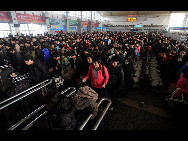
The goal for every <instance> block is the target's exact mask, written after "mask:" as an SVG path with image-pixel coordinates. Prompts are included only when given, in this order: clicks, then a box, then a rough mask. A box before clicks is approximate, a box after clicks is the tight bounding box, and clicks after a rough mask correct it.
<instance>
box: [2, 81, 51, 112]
mask: <svg viewBox="0 0 188 141" xmlns="http://www.w3.org/2000/svg"><path fill="white" fill-rule="evenodd" d="M49 81H50V83H51V82H52V80H51V79H47V80H45V81H43V82H41V83H38V84H36V85H34V86H32V87H30V88H28V89H26V90H24V91H22V92H20V93H18V94H16V95H14V96H11V97H9V98H7V99H5V100H3V101H0V105H1V104H3V103H5V102H7V101H10V100H12V99H13V98H16V97H18V96H20V95H22V94H24V93H26V92H28V91H30V90H32V89H34V88H36V87H38V86H40V85H43V84H44V83H46V82H49ZM0 110H1V108H0Z"/></svg>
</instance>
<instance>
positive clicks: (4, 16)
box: [0, 11, 10, 22]
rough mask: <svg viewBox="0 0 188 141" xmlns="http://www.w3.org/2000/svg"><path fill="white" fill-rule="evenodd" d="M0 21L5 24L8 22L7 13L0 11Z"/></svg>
mask: <svg viewBox="0 0 188 141" xmlns="http://www.w3.org/2000/svg"><path fill="white" fill-rule="evenodd" d="M0 21H5V22H9V21H10V18H9V16H8V14H7V12H4V11H0Z"/></svg>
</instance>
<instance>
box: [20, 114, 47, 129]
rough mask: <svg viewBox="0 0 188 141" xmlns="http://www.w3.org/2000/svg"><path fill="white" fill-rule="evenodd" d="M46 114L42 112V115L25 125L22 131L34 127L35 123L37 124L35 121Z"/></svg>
mask: <svg viewBox="0 0 188 141" xmlns="http://www.w3.org/2000/svg"><path fill="white" fill-rule="evenodd" d="M47 113H48V111H44V112H43V113H42V114H40V115H39V116H38V117H36V118H35V119H34V120H32V121H31V122H30V123H29V124H27V125H26V126H25V127H24V128H23V129H22V130H27V129H29V128H30V127H31V126H33V125H34V123H35V122H37V120H39V119H40V118H41V117H43V116H44V115H46V114H47Z"/></svg>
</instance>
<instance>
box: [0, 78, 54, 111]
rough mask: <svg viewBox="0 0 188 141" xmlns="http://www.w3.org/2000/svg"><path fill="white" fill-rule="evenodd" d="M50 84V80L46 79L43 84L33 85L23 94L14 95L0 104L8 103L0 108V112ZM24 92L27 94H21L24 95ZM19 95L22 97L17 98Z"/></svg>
mask: <svg viewBox="0 0 188 141" xmlns="http://www.w3.org/2000/svg"><path fill="white" fill-rule="evenodd" d="M45 82H48V83H46V84H44V83H45ZM51 83H52V79H48V80H46V81H43V82H41V83H39V84H37V85H35V86H33V87H31V88H29V89H27V90H25V91H23V92H21V93H19V94H17V95H15V96H12V97H10V98H8V99H6V100H4V101H2V102H1V104H3V103H5V102H8V103H7V104H5V105H2V106H0V110H2V109H4V108H6V107H7V106H9V105H11V104H13V103H15V102H17V101H19V100H21V99H23V98H24V97H27V96H29V95H30V94H32V93H34V92H36V91H38V90H40V89H42V88H44V87H46V86H47V85H49V84H51ZM39 85H42V86H39ZM37 86H39V87H38V88H35V87H37ZM33 88H35V89H33ZM25 92H27V93H26V94H23V93H25ZM21 94H23V95H22V96H20V97H18V96H19V95H21ZM15 97H17V98H15ZM13 98H15V99H14V100H12V99H13ZM10 100H12V101H10ZM9 101H10V102H9Z"/></svg>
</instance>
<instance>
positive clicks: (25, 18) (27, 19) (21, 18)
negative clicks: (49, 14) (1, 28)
mask: <svg viewBox="0 0 188 141" xmlns="http://www.w3.org/2000/svg"><path fill="white" fill-rule="evenodd" d="M16 18H17V21H18V22H24V23H45V22H44V18H43V16H37V15H29V14H20V13H16Z"/></svg>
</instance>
